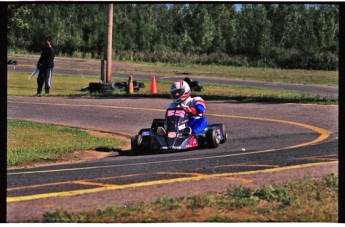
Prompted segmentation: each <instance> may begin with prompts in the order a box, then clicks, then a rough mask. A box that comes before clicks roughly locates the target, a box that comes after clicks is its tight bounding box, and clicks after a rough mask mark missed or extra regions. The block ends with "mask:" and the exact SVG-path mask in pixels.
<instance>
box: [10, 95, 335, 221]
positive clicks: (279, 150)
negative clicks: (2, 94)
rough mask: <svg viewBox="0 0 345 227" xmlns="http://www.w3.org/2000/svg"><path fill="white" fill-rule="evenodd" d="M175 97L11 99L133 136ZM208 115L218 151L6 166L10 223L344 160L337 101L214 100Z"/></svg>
mask: <svg viewBox="0 0 345 227" xmlns="http://www.w3.org/2000/svg"><path fill="white" fill-rule="evenodd" d="M169 103H170V100H169V99H158V98H157V99H155V98H152V99H146V98H131V99H123V98H114V99H113V98H61V97H8V104H7V105H8V107H7V108H8V109H7V111H8V112H7V114H8V118H10V119H24V120H30V121H36V122H43V123H51V124H58V125H66V126H71V127H77V128H84V129H92V130H99V131H105V132H110V133H116V134H121V135H123V136H127V137H128V136H130V135H134V134H136V133H137V132H138V131H139V129H141V128H146V127H150V125H151V122H152V119H153V118H162V117H163V116H164V111H165V108H166V107H167V106H168V105H169ZM206 116H207V119H208V121H209V123H224V124H225V125H226V128H227V131H228V135H229V140H228V142H227V143H225V144H222V145H220V146H219V147H218V148H217V149H202V150H189V151H184V152H173V153H164V154H155V155H139V156H133V155H132V154H131V152H130V151H128V150H124V151H120V152H114V154H113V155H112V156H110V157H107V158H104V159H100V160H94V161H89V162H85V163H75V164H63V165H52V166H45V167H36V168H20V169H8V173H7V175H8V176H7V187H8V189H7V219H8V221H10V222H11V221H14V222H15V221H20V220H25V219H27V218H32V217H39V216H40V215H42V213H43V212H44V211H52V210H55V209H56V208H58V207H62V208H65V209H73V210H78V209H79V210H83V209H92V208H95V207H99V206H105V205H109V204H128V203H131V202H138V201H148V200H149V198H151V199H152V197H155V196H156V197H159V196H179V195H182V194H186V193H189V194H190V193H192V191H198V192H210V191H221V190H225V188H226V187H227V186H228V185H229V184H234V183H243V184H250V183H251V182H254V181H258V179H256V178H254V177H249V178H248V177H245V176H249V175H251V174H264V173H266V174H270V173H275V172H284V171H286V170H291V169H294V170H299V171H301V172H302V173H303V171H305V170H306V169H307V168H309V167H319V168H322V167H324V166H327V165H337V163H338V106H321V105H296V104H259V103H247V104H240V103H229V102H223V101H209V102H207V115H206ZM265 180H267V177H266V179H262V181H263V182H264V181H265ZM282 180H284V179H282ZM29 209H30V212H28V210H29Z"/></svg>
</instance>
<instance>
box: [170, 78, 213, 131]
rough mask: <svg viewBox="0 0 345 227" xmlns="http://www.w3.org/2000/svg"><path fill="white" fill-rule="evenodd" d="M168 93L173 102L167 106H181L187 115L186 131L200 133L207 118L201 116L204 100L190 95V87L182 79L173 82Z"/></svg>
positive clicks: (204, 107) (203, 110)
mask: <svg viewBox="0 0 345 227" xmlns="http://www.w3.org/2000/svg"><path fill="white" fill-rule="evenodd" d="M170 93H171V98H172V99H173V101H174V102H173V103H171V104H170V105H169V108H176V107H183V108H184V111H186V113H187V114H188V116H189V121H188V126H189V127H187V130H189V132H188V133H189V134H191V133H192V132H191V131H193V133H195V134H198V133H201V132H202V131H203V130H204V129H205V128H206V126H207V120H206V118H205V117H204V116H203V114H204V112H205V110H206V102H205V101H204V100H203V99H202V98H201V97H194V98H192V97H190V95H191V89H190V87H189V85H188V83H187V82H186V81H184V80H178V81H175V82H173V84H172V85H171V88H170Z"/></svg>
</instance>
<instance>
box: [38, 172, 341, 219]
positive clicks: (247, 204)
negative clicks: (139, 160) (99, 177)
mask: <svg viewBox="0 0 345 227" xmlns="http://www.w3.org/2000/svg"><path fill="white" fill-rule="evenodd" d="M337 218H338V176H337V175H335V174H331V175H329V176H327V177H325V178H323V179H320V180H311V179H303V180H299V181H295V182H290V183H288V184H285V185H283V186H276V185H269V186H266V187H262V188H258V189H251V188H246V187H243V186H240V187H232V188H229V189H228V190H227V191H226V192H224V193H218V194H201V195H191V196H186V197H180V198H160V199H158V200H156V201H154V202H151V203H139V204H133V205H130V206H125V207H123V206H122V207H120V206H116V205H109V206H108V207H106V208H104V209H97V210H93V211H83V212H80V213H75V212H71V211H66V210H62V209H57V210H56V211H55V212H47V213H45V214H44V216H43V218H42V219H41V220H32V221H33V222H93V223H128V222H130V223H145V222H337Z"/></svg>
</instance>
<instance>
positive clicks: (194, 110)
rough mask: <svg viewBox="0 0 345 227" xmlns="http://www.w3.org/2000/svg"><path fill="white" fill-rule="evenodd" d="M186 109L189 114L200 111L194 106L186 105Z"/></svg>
mask: <svg viewBox="0 0 345 227" xmlns="http://www.w3.org/2000/svg"><path fill="white" fill-rule="evenodd" d="M184 111H185V112H186V113H187V114H193V115H195V114H197V113H198V112H197V111H196V109H195V108H194V107H187V106H186V107H184Z"/></svg>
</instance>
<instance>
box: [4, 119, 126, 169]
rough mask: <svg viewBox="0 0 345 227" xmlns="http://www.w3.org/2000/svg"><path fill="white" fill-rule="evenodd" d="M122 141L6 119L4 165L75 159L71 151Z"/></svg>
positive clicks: (110, 146)
mask: <svg viewBox="0 0 345 227" xmlns="http://www.w3.org/2000/svg"><path fill="white" fill-rule="evenodd" d="M122 145H124V143H123V142H121V141H119V140H115V139H109V138H98V137H93V136H90V135H89V134H88V133H87V132H85V131H82V130H79V129H74V128H67V127H62V126H53V125H47V124H41V123H34V122H28V121H19V120H8V121H7V166H9V167H10V166H22V165H32V164H37V163H47V162H57V161H67V160H71V159H76V158H78V157H76V156H75V155H74V154H73V152H74V151H77V150H88V149H97V148H99V149H100V148H102V150H105V151H109V150H112V149H115V148H118V147H119V146H122Z"/></svg>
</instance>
